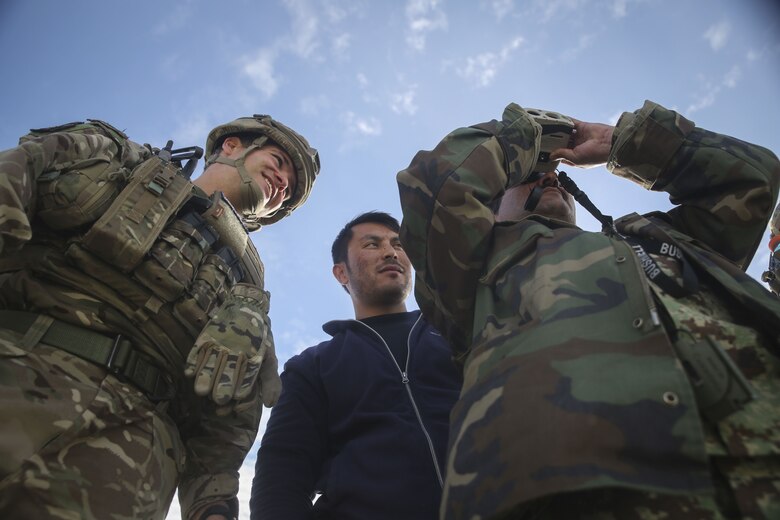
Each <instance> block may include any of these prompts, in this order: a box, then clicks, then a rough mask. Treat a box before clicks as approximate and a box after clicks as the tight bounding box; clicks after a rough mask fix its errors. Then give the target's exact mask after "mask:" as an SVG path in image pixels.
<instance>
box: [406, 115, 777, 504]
mask: <svg viewBox="0 0 780 520" xmlns="http://www.w3.org/2000/svg"><path fill="white" fill-rule="evenodd" d="M537 135H538V129H537V128H536V127H535V126H534V125H533V124H532V122H531V121H530V120H529V118H528V117H527V116H526V115H524V113H523V110H522V109H521V108H520V107H518V106H517V105H514V104H512V105H509V106H508V107H507V109H506V111H505V112H504V115H503V119H502V120H501V121H491V122H489V123H485V124H481V125H477V126H475V127H471V128H462V129H459V130H456V131H454V132H453V133H451V134H449V135H448V136H447V137H446V138H445V139H444V140H443V141H442V142H441V143H440V144H439V145H438V146H437V147H436V148H435V149H434V150H433V151H421V152H419V153H418V154H417V156H415V158H414V159H413V161H412V163H411V165H410V166H409V168H408V169H406V170H404V171H402V172H400V173H399V174H398V183H399V190H400V195H401V202H402V207H403V211H404V221H403V226H402V231H401V238H402V242H403V244H404V248H405V249H406V251H407V253H408V254H409V257H410V259H411V260H412V263H413V265H414V267H415V270H416V277H417V280H416V284H415V291H416V297H417V301H418V303H419V305H420V308H421V309H422V311H423V312H424V314H425V315H426V317H427V318H428V319H429V321H431V322H432V324H433V325H434V326H435V327H436V328H437V329H439V330H440V331H442V332H443V333H444V334H445V336H446V337H447V339H448V340H449V341H450V344H451V345H453V348H454V349H455V354H456V357H457V358H459V359H461V360H462V361H463V363H464V387H463V391H462V394H461V399H460V401H459V403H458V404H457V405H456V407H455V409H454V410H453V413H452V415H451V430H450V451H449V453H450V455H449V460H448V467H447V478H446V482H445V489H444V498H443V501H442V514H441V516H442V518H448V519H449V518H468V519H472V518H493V517H498V516H496V515H499V514H502V513H507V512H509V511H511V510H512V509H513V508H514V507H516V506H518V505H520V506H522V505H523V504H528V503H531V501H533V500H535V499H539V498H541V497H546V496H551V495H556V494H560V493H564V492H572V491H583V490H587V489H602V488H609V487H612V488H622V489H625V490H630V489H633V490H637V491H639V492H642V493H661V494H671V495H676V494H685V495H688V496H690V497H698V498H702V497H704V498H706V497H707V496H711V495H712V493H713V488H712V481H711V477H710V471H709V463H708V453H707V449H706V448H705V436H704V432H703V428H702V420H701V417H700V414H699V413H698V410H697V406H696V402H695V397H694V393H693V390H692V387H691V385H690V383H689V381H688V378H687V376H686V373H685V371H684V369H683V367H682V365H681V364H680V363H679V361H678V359H677V357H676V355H675V351H674V347H673V344H672V341H671V339H670V336H669V335H668V334H667V332H666V330H665V328H664V326H663V325H662V323H661V316H660V312H659V309H657V308H656V304H655V302H654V299H653V297H652V294H651V288H650V286H649V284H648V281H647V279H646V277H645V276H644V275H643V272H642V269H641V266H640V265H639V261H638V259H637V257H636V256H635V255H634V253H633V251H632V249H631V247H630V246H629V245H628V244H627V243H626V242H623V241H621V240H618V239H615V238H612V237H608V236H606V235H603V234H601V233H593V232H586V231H583V230H581V229H579V228H577V227H576V226H573V225H570V224H567V223H564V222H560V221H555V220H552V219H548V218H545V217H541V216H538V215H534V216H531V217H528V218H526V219H523V220H520V221H517V222H501V223H496V221H495V219H494V216H493V212H492V211H491V209H490V206H491V204H492V203H493V202H494V201H495V199H497V198H498V197H500V196H501V195H502V194H503V192H504V190H505V189H508V188H510V187H513V186H515V185H517V184H518V183H520V182H522V181H523V180H525V179H526V178H527V177H528V175H529V173H530V170H531V168H530V166H529V164H531V162H532V160H533V158H534V157H535V153H534V152H535V150H534V146H536V145H535V144H534V143H535V142H536V141H537V139H536V136H537ZM609 167H610V168H611V169H612V171H613V172H614V173H616V174H618V175H620V176H623V177H626V178H629V179H631V180H634V181H635V182H638V183H639V184H641V185H643V186H645V187H647V188H650V189H653V190H657V191H666V192H668V193H669V194H670V195H671V200H672V202H673V203H674V204H677V205H678V206H677V207H675V208H674V209H673V210H671V211H670V212H668V213H666V214H662V213H654V214H650V215H647V216H644V217H643V216H640V215H629V216H627V217H624V218H623V219H620V220H619V221H618V222H617V226H618V229H619V230H620V231H621V233H624V234H628V235H634V236H639V237H650V238H654V239H656V240H661V241H667V242H672V243H675V244H678V245H679V246H680V247H681V249H682V250H683V252H684V253H685V254H686V257H687V258H689V259H690V262H691V263H692V265H693V267H694V268H695V270H696V271H697V272H698V273H700V278H703V279H705V280H706V282H707V284H709V285H710V286H711V287H712V289H713V292H714V293H715V294H718V295H723V296H719V297H722V298H724V304H725V305H726V306H728V307H729V308H730V307H731V306H734V307H735V308H739V309H744V310H745V314H743V313H742V312H740V314H739V319H740V320H742V321H744V320H746V319H748V318H750V319H752V320H754V321H752V322H751V325H752V327H753V328H754V329H756V330H757V331H759V332H760V334H762V335H763V336H764V338H765V340H766V342H767V349H770V350H771V351H772V352H773V353H777V352H778V332H777V331H779V330H780V304H779V303H778V301H777V300H776V299H774V298H773V297H771V296H770V295H769V294H768V293H767V292H766V291H765V290H764V289H763V288H762V287H761V286H760V284H758V283H757V282H756V281H755V280H753V279H752V278H750V277H749V276H747V275H746V274H745V273H744V271H743V268H744V267H746V266H747V264H748V262H749V261H750V258H751V257H752V255H753V253H754V252H755V249H756V247H757V245H758V243H759V241H760V239H761V235H762V233H763V231H764V229H765V227H764V226H765V225H766V222H767V219H768V218H769V214H770V212H771V210H772V208H773V206H774V204H775V203H776V197H777V192H778V186H779V185H780V163H778V161H777V158H776V157H775V156H774V155H773V154H772V153H771V152H770V151H768V150H766V149H763V148H761V147H758V146H754V145H750V144H748V143H745V142H742V141H739V140H737V139H733V138H731V137H727V136H723V135H718V134H714V133H711V132H708V131H705V130H702V129H699V128H696V127H695V126H694V124H693V123H691V122H690V121H688V120H686V119H685V118H683V117H681V116H680V115H678V114H676V113H675V112H672V111H669V110H666V109H664V108H663V107H660V106H658V105H656V104H654V103H650V102H647V103H646V104H645V106H644V107H643V108H642V109H641V110H639V111H637V112H636V113H635V114H625V115H624V116H623V118H621V121H620V123H619V124H618V127H617V128H616V131H615V135H614V141H613V148H612V153H611V156H610V161H609ZM716 252H717V253H716ZM705 272H706V273H707V274H706V275H705V274H703V273H705ZM775 376H776V374H775ZM772 442H773V444H774V449H777V448H778V446H777V443H775V442H774V441H772ZM775 477H776V476H775ZM520 518H522V517H520Z"/></svg>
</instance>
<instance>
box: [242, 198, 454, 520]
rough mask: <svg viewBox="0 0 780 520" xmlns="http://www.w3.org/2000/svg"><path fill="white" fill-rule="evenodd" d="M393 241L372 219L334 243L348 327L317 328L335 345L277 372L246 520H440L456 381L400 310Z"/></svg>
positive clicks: (422, 331)
mask: <svg viewBox="0 0 780 520" xmlns="http://www.w3.org/2000/svg"><path fill="white" fill-rule="evenodd" d="M398 231H399V223H398V221H397V220H396V219H394V218H393V217H392V216H390V215H388V214H387V213H381V212H369V213H364V214H362V215H359V216H358V217H356V218H355V219H353V220H352V221H350V222H349V223H347V225H346V226H344V228H343V229H342V230H341V232H340V233H339V235H338V236H337V237H336V240H335V241H334V243H333V247H332V250H331V252H332V255H333V264H334V265H333V275H334V276H335V278H336V279H337V280H338V281H339V283H341V285H342V286H343V287H344V288H345V290H346V291H347V292H348V293H349V295H350V297H351V298H352V304H353V306H354V309H355V319H353V320H342V321H331V322H328V323H326V324H325V325H324V326H323V329H324V330H325V332H327V333H328V334H330V335H332V336H333V339H331V340H330V341H326V342H323V343H320V344H319V345H316V346H314V347H310V348H308V349H306V350H305V351H304V352H302V353H301V354H300V355H297V356H295V357H293V358H291V359H290V360H289V361H288V362H287V363H286V364H285V367H284V372H283V373H282V394H281V397H280V398H279V402H278V403H277V404H276V406H275V407H274V408H273V411H272V412H271V417H270V419H269V421H268V427H267V429H266V432H265V435H264V436H263V440H262V442H261V445H260V450H259V452H258V456H257V466H256V473H255V478H254V481H253V483H252V498H251V502H250V506H251V510H252V519H253V520H260V519H262V520H279V519H283V520H297V519H310V518H312V519H313V518H317V519H338V520H350V519H355V520H367V519H368V520H382V519H388V520H399V519H403V520H418V519H419V520H433V519H435V518H438V510H439V501H440V498H441V489H442V475H443V474H444V466H443V465H444V461H445V452H446V449H447V431H448V421H449V414H450V410H451V409H452V406H453V405H454V404H455V401H456V400H457V398H458V394H459V391H460V387H461V383H462V377H461V374H460V370H459V369H458V368H457V367H456V365H455V364H454V363H453V362H452V359H451V354H450V350H449V347H448V345H447V344H446V343H445V341H444V340H443V339H442V337H441V336H440V335H439V333H438V332H437V331H435V330H434V329H433V328H431V327H430V326H429V325H428V324H427V323H426V322H425V320H423V319H422V317H421V315H420V312H419V311H412V312H407V311H406V304H405V300H406V297H407V296H408V295H409V291H410V290H411V286H412V267H411V264H410V262H409V259H408V258H407V256H406V253H405V252H404V250H403V248H402V247H401V243H400V240H399V238H398ZM316 494H321V496H320V497H319V498H318V500H316V502H315V503H314V504H313V505H312V499H313V498H314V497H315V495H316Z"/></svg>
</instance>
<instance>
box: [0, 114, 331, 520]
mask: <svg viewBox="0 0 780 520" xmlns="http://www.w3.org/2000/svg"><path fill="white" fill-rule="evenodd" d="M166 148H167V149H163V150H161V151H159V150H153V149H151V148H150V147H149V146H148V145H145V146H141V145H138V144H136V143H134V142H132V141H130V140H129V139H128V138H127V136H126V135H125V134H123V133H122V132H120V131H119V130H117V129H115V128H113V127H112V126H110V125H108V124H106V123H103V122H100V121H96V120H89V122H87V123H73V124H68V125H63V126H61V127H56V128H49V129H41V130H33V131H32V133H31V134H29V135H27V136H24V137H22V138H21V139H20V143H19V146H18V147H16V148H13V149H10V150H6V151H4V152H1V153H0V416H2V418H3V419H2V421H0V516H2V517H3V518H25V519H29V518H87V519H92V518H98V519H106V518H139V519H141V518H143V519H148V518H164V517H165V515H166V513H167V510H168V506H169V505H170V502H171V499H172V497H173V494H174V491H175V490H176V487H177V485H178V488H179V500H180V502H181V506H182V515H183V517H184V518H187V519H207V518H208V519H209V520H213V519H221V518H233V517H235V516H237V514H238V513H237V512H238V502H237V499H236V493H237V490H238V469H239V468H240V466H241V463H242V461H243V459H244V457H245V455H246V453H247V452H248V450H249V449H250V447H251V445H252V442H253V441H254V439H255V436H256V433H257V428H258V424H259V421H260V413H261V411H262V405H263V404H265V405H266V406H271V405H273V404H274V403H275V401H276V399H277V397H278V395H279V392H280V389H281V387H280V381H279V376H278V374H277V360H276V355H275V353H274V346H273V337H272V335H271V330H270V322H269V319H268V305H269V300H268V299H269V295H268V293H267V292H266V291H264V290H263V266H262V263H261V262H260V259H259V257H258V255H257V251H256V250H255V248H254V246H253V245H252V242H251V240H250V239H249V235H248V233H247V230H250V231H252V230H255V229H258V228H259V227H260V225H262V224H269V223H272V222H276V221H277V220H279V219H280V218H282V217H284V216H286V215H288V214H289V213H290V212H291V211H292V210H293V209H295V208H296V207H298V206H300V205H301V204H303V202H304V201H305V199H306V198H307V196H308V194H309V192H310V191H311V188H312V185H313V182H314V179H315V177H316V175H317V173H318V171H319V158H318V155H317V152H316V150H314V149H313V148H310V147H309V145H308V143H307V142H306V140H305V139H304V138H303V137H301V136H300V135H298V134H297V133H295V132H294V131H293V130H291V129H290V128H288V127H286V126H284V125H282V124H281V123H279V122H277V121H274V120H273V119H272V118H270V117H269V116H259V115H257V116H253V117H247V118H239V119H237V120H235V121H233V122H231V123H228V124H225V125H221V126H218V127H217V128H215V129H214V130H212V132H211V133H210V134H209V137H208V140H207V143H206V151H207V154H209V155H208V157H207V166H206V169H205V170H204V172H203V173H202V175H201V176H200V177H198V178H197V179H196V180H195V181H194V182H190V181H189V180H188V179H187V177H186V176H185V175H183V174H182V171H181V169H180V161H177V160H176V158H177V155H176V154H175V152H177V151H176V150H173V151H172V150H170V147H166ZM195 160H197V159H195ZM193 166H194V164H193ZM185 169H186V167H185ZM223 193H224V194H223ZM231 203H232V205H231ZM234 206H235V209H234Z"/></svg>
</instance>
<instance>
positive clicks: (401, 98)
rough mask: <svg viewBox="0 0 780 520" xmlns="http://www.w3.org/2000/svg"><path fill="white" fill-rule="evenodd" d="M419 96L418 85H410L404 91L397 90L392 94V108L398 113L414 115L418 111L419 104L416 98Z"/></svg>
mask: <svg viewBox="0 0 780 520" xmlns="http://www.w3.org/2000/svg"><path fill="white" fill-rule="evenodd" d="M416 96H417V85H416V84H415V85H409V86H408V88H407V89H406V90H405V91H403V92H397V93H395V94H393V95H392V96H391V101H390V109H391V110H392V111H393V112H395V113H396V114H403V113H405V114H409V115H412V116H413V115H414V114H415V113H416V112H417V105H416V104H415V103H414V98H415V97H416Z"/></svg>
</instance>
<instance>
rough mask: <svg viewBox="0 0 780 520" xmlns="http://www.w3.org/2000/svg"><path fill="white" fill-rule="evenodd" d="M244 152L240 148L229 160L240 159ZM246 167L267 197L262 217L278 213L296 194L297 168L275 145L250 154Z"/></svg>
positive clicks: (245, 162) (240, 147)
mask: <svg viewBox="0 0 780 520" xmlns="http://www.w3.org/2000/svg"><path fill="white" fill-rule="evenodd" d="M243 150H244V148H243V147H242V146H238V147H237V148H236V149H235V151H234V152H233V153H232V154H231V155H228V158H233V156H235V157H238V156H239V155H240V154H241V153H242V152H243ZM244 167H245V168H246V170H247V172H248V173H249V175H250V176H251V177H252V179H253V180H254V181H255V182H256V183H257V185H258V186H259V187H260V191H262V192H263V194H264V195H265V201H266V203H265V211H264V212H262V215H260V216H266V215H271V214H273V213H274V212H276V211H277V210H278V209H279V208H281V207H282V205H283V204H284V203H285V201H287V200H289V199H290V197H291V196H292V194H293V193H294V192H295V181H296V177H295V167H294V166H293V163H292V160H291V159H290V156H289V155H288V154H287V152H285V151H284V150H283V149H281V148H280V147H279V146H277V145H275V144H269V145H265V146H263V147H262V148H260V149H259V150H253V151H252V152H250V153H249V155H247V156H246V158H245V159H244Z"/></svg>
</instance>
